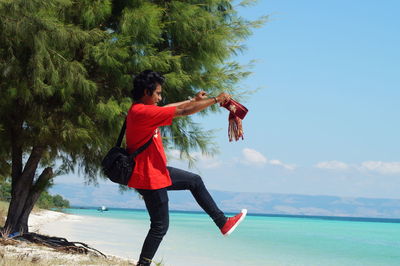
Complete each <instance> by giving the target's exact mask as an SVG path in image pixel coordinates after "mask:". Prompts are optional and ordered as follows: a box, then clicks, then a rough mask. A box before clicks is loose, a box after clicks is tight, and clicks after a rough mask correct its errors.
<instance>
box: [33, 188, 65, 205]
mask: <svg viewBox="0 0 400 266" xmlns="http://www.w3.org/2000/svg"><path fill="white" fill-rule="evenodd" d="M36 205H37V206H38V207H39V208H42V209H52V208H57V209H62V208H69V207H70V206H69V201H68V200H66V199H63V197H62V196H60V195H55V196H53V195H50V194H49V192H47V191H44V192H42V194H40V197H39V199H38V201H37V203H36Z"/></svg>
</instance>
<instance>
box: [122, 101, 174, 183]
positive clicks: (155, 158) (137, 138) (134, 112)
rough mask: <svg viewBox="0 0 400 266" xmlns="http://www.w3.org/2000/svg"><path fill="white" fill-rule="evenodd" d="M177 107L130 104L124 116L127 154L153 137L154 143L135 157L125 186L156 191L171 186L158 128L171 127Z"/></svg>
mask: <svg viewBox="0 0 400 266" xmlns="http://www.w3.org/2000/svg"><path fill="white" fill-rule="evenodd" d="M175 109H176V107H174V106H173V107H159V106H156V105H144V104H141V103H139V104H133V105H132V107H131V108H130V110H129V112H128V116H127V123H126V145H127V148H128V151H129V152H133V151H135V150H137V149H138V148H139V147H140V146H142V145H143V144H145V143H146V142H147V141H148V140H149V139H150V136H152V135H153V137H152V138H153V142H152V143H151V144H150V146H149V147H147V148H146V149H145V150H144V151H143V152H142V153H140V154H139V155H138V156H136V159H135V161H136V166H135V169H134V171H133V173H132V176H131V179H130V181H129V183H128V186H129V187H133V188H138V189H159V188H164V187H167V186H170V185H171V184H172V182H171V178H170V176H169V173H168V170H167V158H166V156H165V152H164V147H163V144H162V138H161V134H160V130H159V129H158V127H160V126H166V125H171V124H172V119H173V118H174V115H175Z"/></svg>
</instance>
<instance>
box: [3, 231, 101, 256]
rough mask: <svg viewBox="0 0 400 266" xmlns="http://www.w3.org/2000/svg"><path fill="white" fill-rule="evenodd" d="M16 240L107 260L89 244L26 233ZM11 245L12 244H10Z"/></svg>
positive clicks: (5, 239) (4, 239)
mask: <svg viewBox="0 0 400 266" xmlns="http://www.w3.org/2000/svg"><path fill="white" fill-rule="evenodd" d="M14 239H17V240H21V241H28V242H31V243H35V244H39V245H43V246H47V247H50V248H54V249H55V250H58V251H62V252H65V253H74V254H89V253H92V254H94V255H97V256H99V255H101V256H103V257H104V258H107V256H106V255H104V254H103V253H101V252H100V251H98V250H97V249H95V248H92V247H89V246H88V245H87V244H85V243H82V242H70V241H68V240H67V239H65V238H62V237H50V236H45V235H41V234H37V233H25V234H23V235H20V236H18V237H15V238H14ZM14 239H7V238H2V239H0V241H10V240H13V241H15V240H14ZM10 244H11V243H10Z"/></svg>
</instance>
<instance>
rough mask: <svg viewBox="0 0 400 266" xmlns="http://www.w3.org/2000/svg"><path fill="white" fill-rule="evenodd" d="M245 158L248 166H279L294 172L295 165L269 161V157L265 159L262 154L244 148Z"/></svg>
mask: <svg viewBox="0 0 400 266" xmlns="http://www.w3.org/2000/svg"><path fill="white" fill-rule="evenodd" d="M242 153H243V156H244V162H245V163H246V164H253V165H258V166H261V165H265V164H270V165H277V166H280V167H283V168H286V169H288V170H294V169H295V166H294V165H289V164H285V163H283V162H281V161H280V160H268V159H267V157H265V156H264V155H263V154H262V153H260V152H258V151H256V150H253V149H249V148H244V149H243V150H242Z"/></svg>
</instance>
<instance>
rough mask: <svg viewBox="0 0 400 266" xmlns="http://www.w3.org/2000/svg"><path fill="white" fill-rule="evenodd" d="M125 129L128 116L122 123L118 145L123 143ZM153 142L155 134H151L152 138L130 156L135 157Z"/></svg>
mask: <svg viewBox="0 0 400 266" xmlns="http://www.w3.org/2000/svg"><path fill="white" fill-rule="evenodd" d="M125 130H126V118H125V121H124V124H123V125H122V128H121V131H120V132H119V136H118V140H117V144H116V146H117V147H121V143H122V139H123V138H124V135H125ZM152 142H153V135H152V136H151V138H150V139H149V140H148V141H147V142H146V143H145V144H143V145H142V146H140V147H139V149H137V150H136V151H134V152H133V153H132V154H131V155H130V157H131V158H132V159H133V158H135V157H136V156H137V155H138V154H139V153H141V152H142V151H144V150H145V149H146V148H147V147H149V145H150V144H151V143H152Z"/></svg>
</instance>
